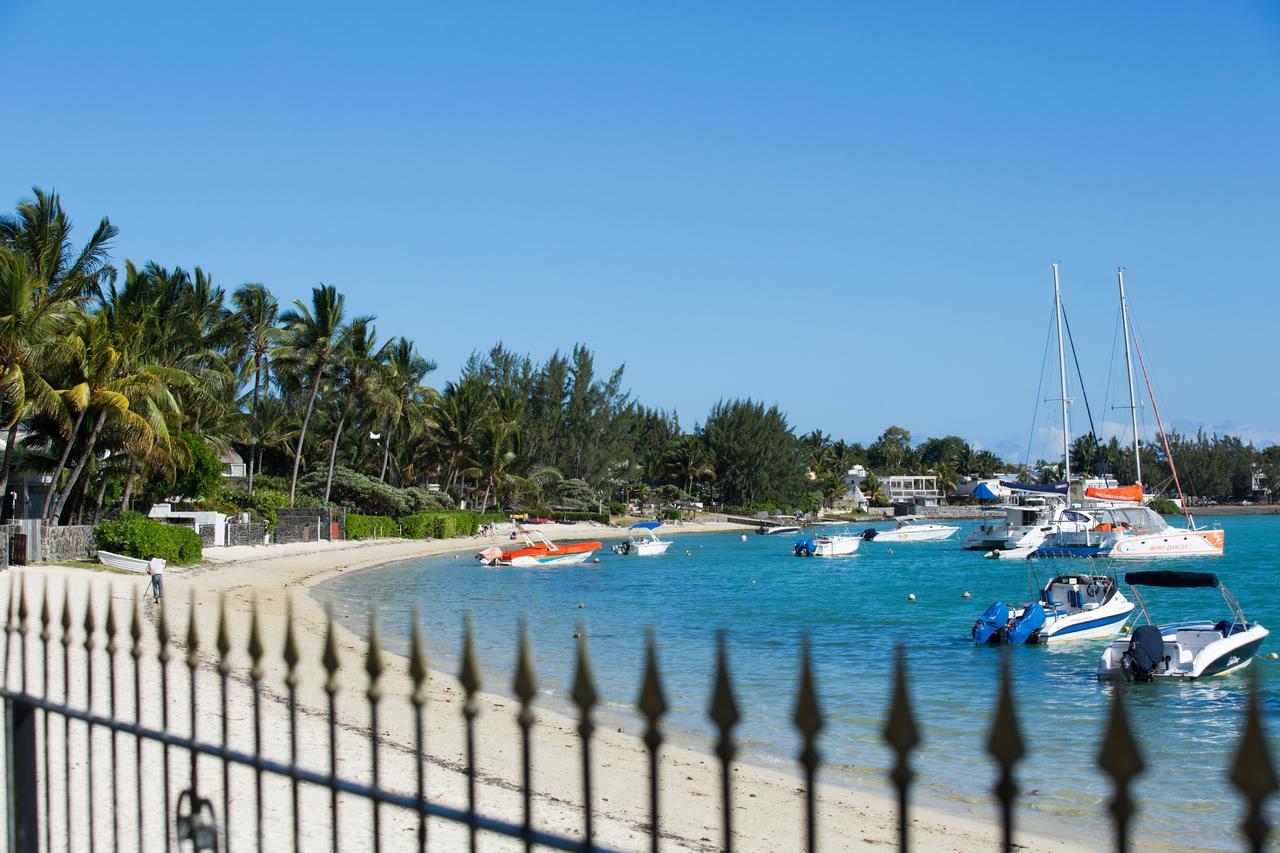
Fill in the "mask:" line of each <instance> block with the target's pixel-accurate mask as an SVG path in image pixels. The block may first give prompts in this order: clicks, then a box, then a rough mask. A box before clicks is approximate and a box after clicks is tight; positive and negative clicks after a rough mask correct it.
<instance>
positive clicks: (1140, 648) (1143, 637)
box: [1120, 625, 1165, 681]
mask: <svg viewBox="0 0 1280 853" xmlns="http://www.w3.org/2000/svg"><path fill="white" fill-rule="evenodd" d="M1164 660H1165V656H1164V637H1163V636H1162V635H1161V634H1160V629H1159V628H1157V627H1156V626H1155V625H1139V626H1138V627H1137V628H1134V629H1133V634H1132V635H1131V636H1130V637H1129V649H1128V651H1126V652H1125V653H1124V654H1122V655H1121V656H1120V668H1121V669H1122V670H1124V674H1125V676H1126V677H1127V678H1128V679H1129V680H1130V681H1150V680H1151V676H1152V675H1153V674H1154V673H1155V671H1156V667H1157V666H1159V665H1160V664H1161V663H1162V662H1163V661H1164Z"/></svg>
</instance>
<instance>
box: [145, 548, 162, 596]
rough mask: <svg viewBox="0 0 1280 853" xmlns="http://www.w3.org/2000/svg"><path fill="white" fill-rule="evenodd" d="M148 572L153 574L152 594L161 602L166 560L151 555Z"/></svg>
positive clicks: (148, 561)
mask: <svg viewBox="0 0 1280 853" xmlns="http://www.w3.org/2000/svg"><path fill="white" fill-rule="evenodd" d="M147 574H149V575H151V594H152V595H153V596H155V600H156V602H157V603H159V601H160V596H161V595H163V594H164V560H162V559H160V558H159V557H157V556H155V555H154V554H153V555H151V559H150V560H147Z"/></svg>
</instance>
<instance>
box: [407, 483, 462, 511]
mask: <svg viewBox="0 0 1280 853" xmlns="http://www.w3.org/2000/svg"><path fill="white" fill-rule="evenodd" d="M402 491H403V492H404V495H405V497H406V498H407V499H408V501H409V509H410V510H412V511H413V512H415V513H418V512H433V511H437V510H444V509H457V504H455V503H454V502H453V498H451V497H449V494H448V493H447V492H432V491H429V490H427V489H424V488H422V486H410V487H409V488H407V489H403V490H402Z"/></svg>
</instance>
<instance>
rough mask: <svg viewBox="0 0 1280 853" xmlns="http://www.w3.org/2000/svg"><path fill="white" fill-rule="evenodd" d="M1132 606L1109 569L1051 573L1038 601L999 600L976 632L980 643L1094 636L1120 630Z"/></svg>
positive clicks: (1077, 638) (975, 627) (979, 622)
mask: <svg viewBox="0 0 1280 853" xmlns="http://www.w3.org/2000/svg"><path fill="white" fill-rule="evenodd" d="M1133 611H1134V604H1133V602H1131V601H1129V600H1128V599H1127V598H1125V596H1124V594H1123V593H1121V592H1120V590H1119V589H1117V588H1116V582H1115V580H1114V579H1113V578H1112V577H1111V576H1110V575H1102V574H1081V573H1078V572H1074V573H1065V574H1060V575H1055V576H1054V577H1052V578H1050V579H1049V581H1048V583H1046V584H1045V585H1044V587H1043V588H1041V590H1040V595H1039V598H1038V599H1037V600H1035V601H1031V602H1027V603H1025V604H1020V605H1014V606H1010V605H1007V604H1005V603H1004V602H1002V601H997V602H995V603H994V604H992V605H991V606H990V607H988V608H987V609H986V611H985V612H984V613H983V614H982V615H981V616H980V617H978V620H977V621H976V622H974V623H973V629H972V631H971V633H972V636H973V642H974V645H979V646H981V645H986V644H989V643H1008V644H1010V645H1021V644H1030V643H1052V642H1059V641H1062V640H1091V639H1097V638H1101V637H1111V636H1114V635H1115V634H1118V633H1120V631H1121V630H1122V629H1123V628H1124V624H1125V622H1126V621H1128V619H1129V616H1130V615H1131V614H1132V613H1133Z"/></svg>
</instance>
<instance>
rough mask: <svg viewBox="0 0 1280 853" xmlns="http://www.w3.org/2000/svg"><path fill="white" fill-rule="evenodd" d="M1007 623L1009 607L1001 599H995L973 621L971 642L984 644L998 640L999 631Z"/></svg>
mask: <svg viewBox="0 0 1280 853" xmlns="http://www.w3.org/2000/svg"><path fill="white" fill-rule="evenodd" d="M1007 624H1009V607H1008V605H1006V604H1005V603H1004V602H1003V601H997V602H996V603H995V604H993V605H991V606H990V607H988V608H987V609H986V610H985V611H984V612H983V614H982V615H981V616H979V617H978V621H977V622H974V623H973V644H974V645H975V646H985V645H986V644H987V643H992V642H998V641H999V632H1000V631H1001V630H1002V629H1003V628H1004V626H1005V625H1007Z"/></svg>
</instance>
